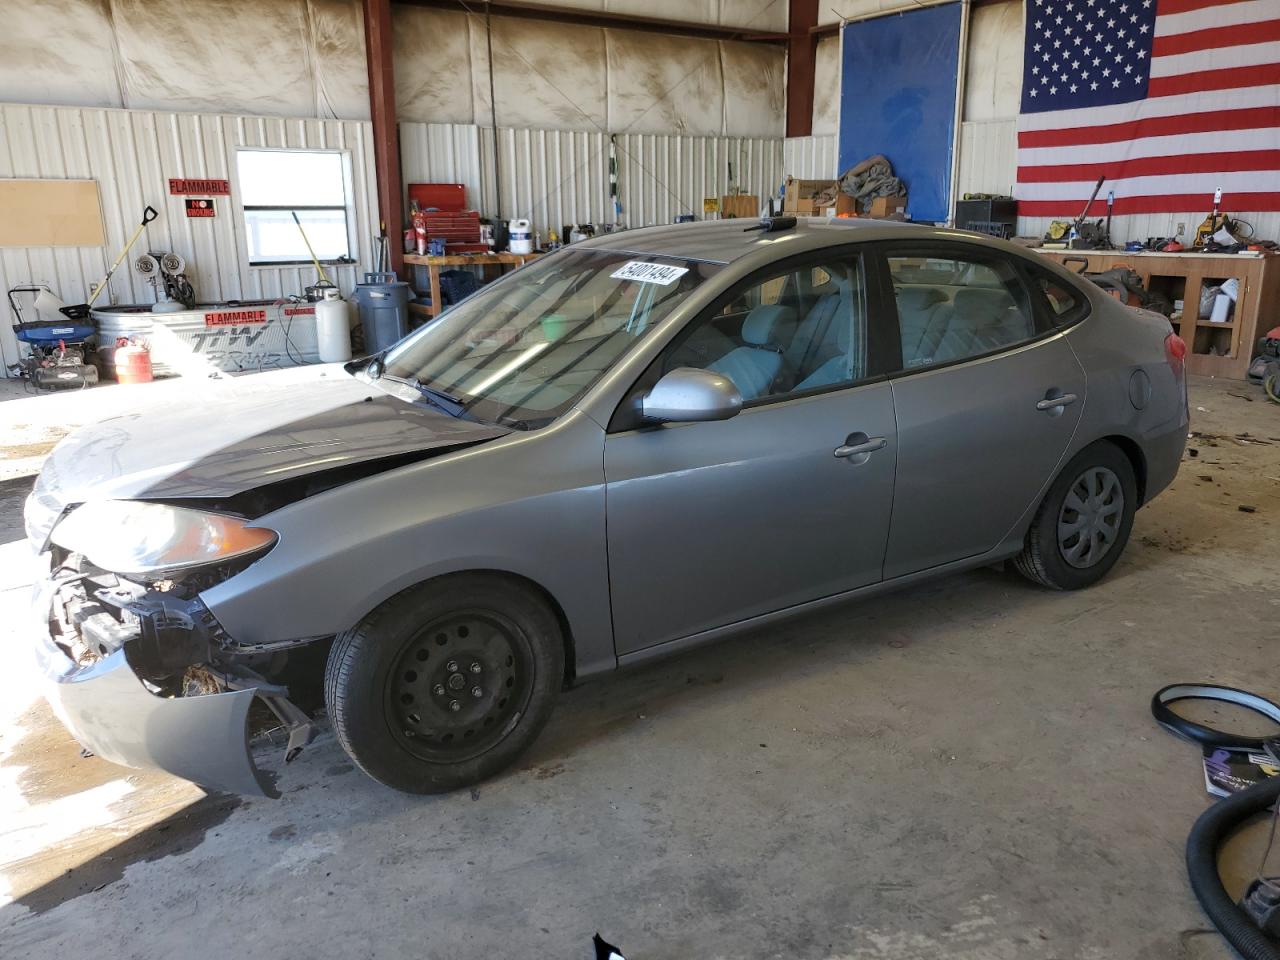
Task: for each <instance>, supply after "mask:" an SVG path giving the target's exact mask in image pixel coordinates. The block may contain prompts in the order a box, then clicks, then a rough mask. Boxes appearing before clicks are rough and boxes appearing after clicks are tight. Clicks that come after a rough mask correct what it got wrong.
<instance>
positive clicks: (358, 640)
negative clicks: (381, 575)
mask: <svg viewBox="0 0 1280 960" xmlns="http://www.w3.org/2000/svg"><path fill="white" fill-rule="evenodd" d="M563 677H564V638H563V636H562V634H561V630H560V626H559V622H558V621H557V619H556V617H555V614H554V613H553V612H552V611H551V610H550V609H549V608H548V607H547V605H546V603H545V602H544V601H543V600H542V598H541V597H539V596H538V595H537V594H536V593H535V592H534V591H533V590H532V589H530V588H528V587H526V586H524V585H523V584H521V583H519V582H517V581H514V580H510V579H506V578H501V577H489V576H481V575H459V576H453V577H446V578H442V579H440V580H436V581H432V582H431V583H427V584H424V585H422V586H420V587H415V588H413V589H411V590H407V591H405V592H404V593H401V594H398V595H397V596H395V597H392V598H391V599H390V600H388V601H387V602H386V603H384V604H383V605H382V606H381V607H379V608H378V609H377V610H375V611H374V612H373V613H371V614H369V616H367V617H366V618H365V619H364V620H362V621H361V622H360V623H359V624H357V625H356V626H355V627H354V628H352V629H351V630H349V631H347V632H346V633H344V634H341V635H340V636H338V638H337V639H336V640H335V641H334V644H333V649H332V651H331V652H330V655H329V662H328V665H327V668H326V670H325V700H326V703H327V705H328V709H329V716H330V719H331V720H332V722H333V728H334V731H335V733H336V734H337V737H338V741H339V742H340V743H341V744H342V746H343V749H345V750H346V751H347V753H348V754H349V755H350V756H351V758H352V760H354V761H355V762H356V764H357V765H358V766H359V767H360V768H361V769H362V770H364V771H365V772H366V773H367V774H369V775H370V776H371V777H373V778H374V779H375V780H379V781H381V782H382V783H385V784H386V785H387V786H390V787H395V788H396V789H398V790H405V791H408V792H410V793H439V792H443V791H447V790H453V789H457V788H459V787H464V786H468V785H470V784H473V783H476V782H478V781H480V780H483V779H485V778H486V777H489V776H492V775H493V774H495V773H497V772H498V771H500V770H502V769H503V768H504V767H506V766H508V765H509V764H510V763H512V762H513V761H514V760H515V759H516V757H517V756H519V754H520V753H521V752H522V751H523V750H524V749H525V747H527V746H528V745H529V744H530V743H531V742H532V741H533V739H534V738H535V737H536V736H537V734H538V732H539V731H540V730H541V728H542V725H543V724H544V723H546V721H547V718H548V717H549V716H550V714H551V708H552V704H553V703H554V701H555V698H556V694H557V693H558V692H559V689H560V684H561V680H562V678H563Z"/></svg>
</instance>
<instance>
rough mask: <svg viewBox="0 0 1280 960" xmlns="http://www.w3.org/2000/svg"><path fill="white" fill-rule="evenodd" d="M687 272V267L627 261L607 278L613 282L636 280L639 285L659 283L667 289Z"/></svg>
mask: <svg viewBox="0 0 1280 960" xmlns="http://www.w3.org/2000/svg"><path fill="white" fill-rule="evenodd" d="M688 272H689V268H688V267H669V266H667V265H666V264H665V263H641V262H640V261H639V260H628V261H627V262H626V263H624V264H623V265H622V266H621V267H619V268H618V269H617V270H615V271H613V273H611V274H609V276H611V277H613V279H615V280H638V281H640V282H641V283H660V284H662V285H663V286H664V287H669V286H671V284H673V283H675V282H676V281H677V280H679V279H680V278H681V277H683V276H684V275H685V274H686V273H688Z"/></svg>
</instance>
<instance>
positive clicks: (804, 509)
mask: <svg viewBox="0 0 1280 960" xmlns="http://www.w3.org/2000/svg"><path fill="white" fill-rule="evenodd" d="M867 315H868V311H867V298H866V296H865V283H864V271H863V267H862V263H861V259H860V257H859V256H857V255H856V254H844V255H841V256H834V255H832V254H830V253H828V254H826V256H825V258H822V257H820V258H811V259H808V260H804V261H796V262H791V263H788V264H786V265H785V266H782V267H779V268H775V269H771V270H769V271H766V272H764V273H762V274H757V275H755V276H754V277H752V278H749V279H748V280H747V281H745V282H744V283H742V284H739V285H738V286H737V288H736V289H735V290H733V291H731V292H730V293H729V294H727V295H726V296H725V297H722V298H721V299H720V301H718V302H717V303H716V304H714V305H713V306H712V307H711V308H710V309H709V310H708V311H706V312H705V313H704V314H703V315H701V316H700V317H698V318H697V319H695V320H693V321H691V322H690V324H689V325H688V326H687V327H686V328H685V330H684V331H682V333H681V334H680V335H678V336H677V337H676V338H675V339H674V340H673V342H672V343H671V344H670V345H669V346H668V348H667V349H666V350H665V351H664V353H663V355H662V356H661V357H659V359H658V360H657V361H655V363H654V364H653V365H652V366H651V367H650V369H649V370H648V371H647V372H646V374H645V375H644V376H643V377H641V379H640V382H639V383H638V384H637V385H636V387H635V389H634V390H633V392H632V395H631V396H630V397H629V398H628V400H627V401H624V403H623V405H622V406H621V407H620V408H619V416H616V417H615V418H614V423H613V424H611V431H610V433H609V435H608V437H607V439H606V441H605V479H606V483H607V494H606V510H607V524H608V540H609V546H608V552H609V581H610V593H611V599H612V605H613V619H614V637H615V642H616V645H617V650H618V653H619V655H620V656H625V655H626V654H628V653H633V652H635V651H637V650H641V649H644V648H646V647H651V646H654V645H656V644H661V643H665V642H668V641H673V640H678V639H680V638H683V637H688V636H691V635H694V634H698V633H701V632H703V631H706V630H711V629H714V628H716V627H720V626H724V625H727V624H731V623H735V622H738V621H741V620H746V619H748V618H751V617H754V616H758V615H760V614H765V613H769V612H772V611H775V610H779V609H782V608H785V607H789V606H793V605H795V604H799V603H804V602H806V601H809V600H815V599H818V598H821V597H825V596H830V595H832V594H836V593H840V592H842V591H845V590H850V589H853V588H855V587H859V586H863V585H866V584H870V583H874V582H876V581H878V580H879V579H880V576H881V566H882V563H883V560H884V549H885V542H886V537H887V535H888V529H889V509H890V504H891V502H892V497H893V477H894V459H895V457H896V455H897V439H896V435H895V431H894V414H893V398H892V388H891V387H890V385H889V383H888V382H887V381H886V380H885V379H884V378H883V377H879V378H878V379H877V378H876V377H874V376H873V375H872V374H873V373H874V372H875V371H876V369H877V368H876V362H877V361H876V359H875V356H874V354H875V353H876V352H877V349H879V348H876V347H875V344H876V342H878V341H879V340H880V339H882V337H880V336H879V335H876V334H874V333H871V334H869V331H868V322H867ZM886 329H888V328H886ZM889 332H890V333H891V330H890V331H889ZM680 367H699V368H706V369H710V370H714V371H716V372H719V373H722V374H724V375H725V376H728V377H729V378H730V379H731V380H733V381H734V383H735V384H736V385H737V386H738V388H739V390H740V391H741V392H742V394H743V398H744V406H743V410H742V411H741V413H739V414H738V415H737V416H736V417H733V418H732V419H729V420H723V421H715V422H704V423H684V424H666V425H652V424H645V423H642V422H640V421H639V420H638V419H636V415H635V414H627V413H624V411H627V410H631V409H634V406H635V401H636V398H637V396H639V395H642V394H643V393H644V392H645V391H646V390H647V389H648V387H649V386H651V385H652V383H653V382H656V380H657V379H658V378H659V377H660V376H661V375H662V374H663V373H665V372H669V371H670V370H672V369H677V368H680ZM851 447H857V448H858V450H859V451H865V452H852V453H851V452H848V448H851Z"/></svg>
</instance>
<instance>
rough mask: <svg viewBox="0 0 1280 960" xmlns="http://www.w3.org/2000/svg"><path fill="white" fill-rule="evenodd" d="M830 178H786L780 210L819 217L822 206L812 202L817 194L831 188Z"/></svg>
mask: <svg viewBox="0 0 1280 960" xmlns="http://www.w3.org/2000/svg"><path fill="white" fill-rule="evenodd" d="M833 183H834V181H832V180H796V179H794V178H792V177H788V178H787V182H786V185H785V189H784V190H783V194H782V212H783V213H790V214H792V215H794V216H797V217H820V216H822V214H823V209H824V208H819V207H818V205H817V204H816V203H814V202H813V198H814V197H816V196H817V195H818V194H820V193H823V192H825V191H827V190H830V189H831V186H832V184H833Z"/></svg>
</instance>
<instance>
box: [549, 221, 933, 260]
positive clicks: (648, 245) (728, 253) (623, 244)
mask: <svg viewBox="0 0 1280 960" xmlns="http://www.w3.org/2000/svg"><path fill="white" fill-rule="evenodd" d="M758 223H759V221H758V220H754V219H750V218H745V217H743V218H731V219H728V220H704V221H694V222H693V223H671V224H663V225H660V226H656V227H640V228H638V229H635V230H624V231H622V232H620V233H606V234H601V235H599V236H597V237H595V238H593V239H591V240H585V241H580V242H579V243H576V244H574V246H575V247H589V248H593V249H598V250H612V251H616V252H618V253H634V254H643V255H647V256H659V257H678V258H680V259H684V260H701V261H704V262H707V263H726V264H727V263H732V262H733V261H735V260H740V259H742V258H743V257H746V256H748V255H750V254H752V253H756V252H758V251H759V250H760V249H761V247H762V246H765V245H768V244H771V243H772V242H774V241H777V240H779V239H781V238H784V237H787V238H789V239H790V240H792V241H798V243H797V247H803V248H804V249H813V248H815V247H823V246H827V245H829V244H830V245H834V244H839V243H848V242H850V241H863V240H888V239H892V238H897V237H916V238H920V237H921V236H922V235H928V234H940V233H941V231H940V230H939V229H938V228H935V227H928V226H922V225H919V224H907V223H901V222H898V221H892V220H868V219H866V218H862V217H859V218H852V217H837V218H830V219H828V218H825V217H797V218H796V225H795V227H793V228H790V229H787V230H780V231H777V232H772V233H770V232H766V231H764V230H752V229H751V228H752V227H754V226H756V225H757V224H758ZM946 233H947V235H950V236H954V235H955V231H946Z"/></svg>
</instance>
